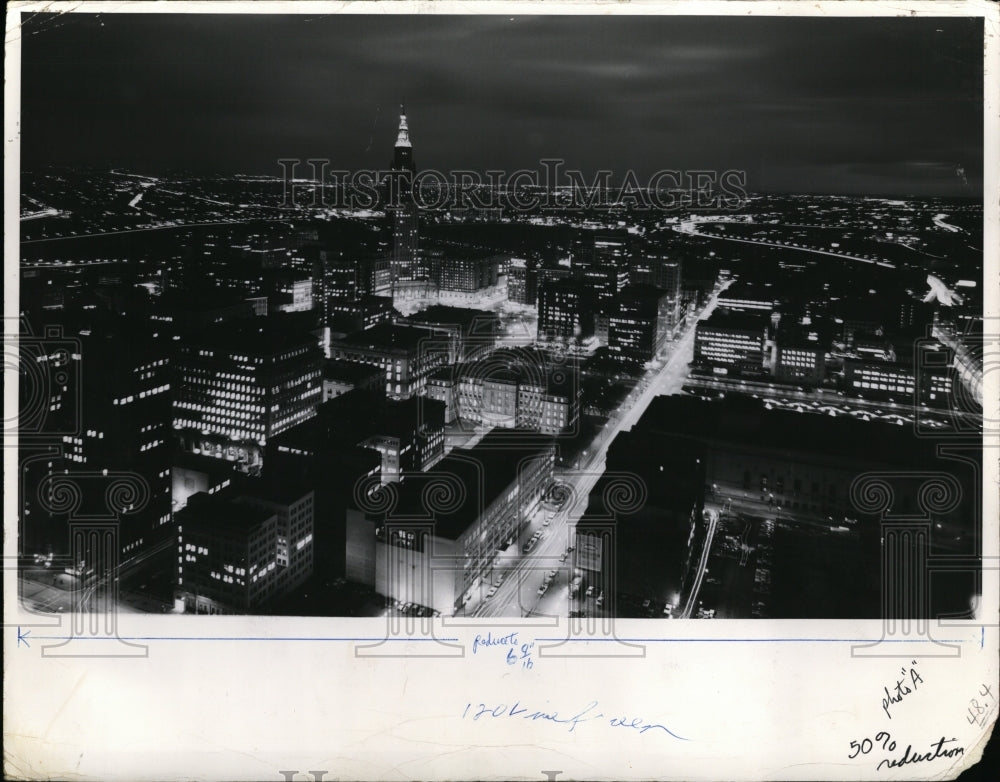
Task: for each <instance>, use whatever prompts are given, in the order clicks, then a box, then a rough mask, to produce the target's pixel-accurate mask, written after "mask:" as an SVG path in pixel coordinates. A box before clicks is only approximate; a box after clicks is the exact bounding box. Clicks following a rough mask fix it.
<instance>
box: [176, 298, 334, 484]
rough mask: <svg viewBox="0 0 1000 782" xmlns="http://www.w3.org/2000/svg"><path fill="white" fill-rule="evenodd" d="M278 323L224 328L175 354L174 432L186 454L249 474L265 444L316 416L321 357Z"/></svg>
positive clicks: (306, 339) (303, 337) (311, 342)
mask: <svg viewBox="0 0 1000 782" xmlns="http://www.w3.org/2000/svg"><path fill="white" fill-rule="evenodd" d="M281 317H288V316H280V317H279V318H266V319H264V318H254V319H253V320H252V321H250V322H249V323H248V324H231V325H229V324H227V325H224V326H221V327H218V328H215V329H211V330H208V331H205V332H204V333H203V334H201V335H199V337H197V338H196V337H192V338H191V339H190V340H188V342H187V343H186V344H183V345H181V346H180V347H179V351H178V352H179V356H178V362H177V371H176V377H177V383H178V387H177V393H176V396H175V400H174V429H177V430H180V432H181V435H182V438H183V439H184V442H185V445H186V447H187V449H188V450H191V451H192V452H194V453H202V454H206V455H208V456H213V457H215V458H221V459H228V460H230V461H236V462H238V463H239V464H240V465H241V467H242V468H243V469H246V470H250V471H253V470H255V469H259V467H260V460H261V456H262V450H261V449H262V448H263V446H264V445H265V444H266V443H267V440H268V438H270V437H273V436H274V435H276V434H278V433H280V432H283V431H285V430H286V429H289V428H290V427H292V426H295V425H296V424H299V423H301V422H302V421H305V420H307V419H309V418H311V417H312V416H313V415H315V410H316V405H317V404H318V403H319V401H320V398H321V395H322V364H321V361H322V353H321V351H320V349H319V346H318V344H317V341H316V338H315V337H314V336H313V335H312V334H310V333H309V332H307V331H302V330H300V329H297V328H293V327H289V326H287V325H286V324H284V323H283V322H282V321H281V319H280V318H281Z"/></svg>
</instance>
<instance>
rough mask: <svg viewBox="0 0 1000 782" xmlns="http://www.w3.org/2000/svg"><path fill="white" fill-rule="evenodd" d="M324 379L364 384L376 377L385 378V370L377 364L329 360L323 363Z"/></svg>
mask: <svg viewBox="0 0 1000 782" xmlns="http://www.w3.org/2000/svg"><path fill="white" fill-rule="evenodd" d="M323 377H324V378H325V379H326V380H339V381H341V382H345V383H363V382H365V381H368V380H371V379H372V378H374V377H380V378H381V377H385V370H383V369H382V367H379V366H376V365H375V364H359V363H358V362H356V361H341V360H340V359H334V358H331V359H327V360H326V361H324V362H323Z"/></svg>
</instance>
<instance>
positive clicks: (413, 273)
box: [388, 106, 427, 292]
mask: <svg viewBox="0 0 1000 782" xmlns="http://www.w3.org/2000/svg"><path fill="white" fill-rule="evenodd" d="M399 108H400V115H399V134H398V136H397V137H396V147H395V150H394V152H393V157H392V171H393V172H394V174H393V176H392V177H391V182H390V184H389V197H388V209H389V212H390V213H391V215H392V217H391V219H392V253H391V270H392V285H393V291H394V292H395V288H396V285H397V283H399V282H409V281H413V280H421V279H426V277H427V275H426V274H421V270H420V268H419V263H418V232H417V227H418V220H417V210H416V205H415V204H414V202H413V197H412V193H413V190H412V188H413V173H414V166H413V145H412V144H411V143H410V129H409V126H408V125H407V122H406V110H405V109H404V108H403V107H402V106H400V107H399Z"/></svg>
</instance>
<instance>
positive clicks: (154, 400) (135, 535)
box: [21, 313, 171, 567]
mask: <svg viewBox="0 0 1000 782" xmlns="http://www.w3.org/2000/svg"><path fill="white" fill-rule="evenodd" d="M50 317H51V316H50ZM59 320H60V321H61V323H60V326H61V328H62V333H63V334H64V336H65V342H64V343H63V344H59V342H57V341H55V340H52V344H53V345H55V346H56V351H54V353H55V354H54V355H45V354H44V353H41V354H39V355H38V356H37V360H38V366H39V369H38V370H36V372H50V373H51V374H50V377H51V381H50V383H49V386H48V390H49V394H48V396H47V399H46V400H45V401H47V402H48V403H49V406H48V413H49V414H50V415H51V421H52V423H53V424H58V423H59V422H60V421H63V422H64V423H65V425H64V426H61V427H60V429H59V430H57V431H61V432H62V436H61V438H60V443H59V445H60V447H59V449H58V450H56V449H47V452H39V453H38V454H37V455H36V456H30V455H29V454H30V453H31V450H32V449H31V448H30V447H29V448H26V449H25V450H24V452H23V453H24V456H23V457H22V458H23V463H24V470H25V477H24V480H25V483H24V484H23V485H25V486H29V485H36V486H37V487H38V488H37V490H36V491H30V492H26V493H25V496H23V497H22V503H23V514H24V528H23V534H22V542H21V545H22V550H23V551H25V552H29V551H30V552H44V551H46V550H47V551H50V552H54V553H57V554H59V553H66V552H68V551H69V549H70V540H69V535H68V532H69V529H70V527H69V525H71V524H72V523H73V522H74V519H81V518H84V517H91V518H108V517H111V516H113V517H115V518H116V520H117V523H118V527H117V542H118V547H117V552H116V554H115V558H114V559H113V560H106V559H104V558H105V557H107V556H108V553H109V552H106V551H101V552H97V551H92V550H91V549H90V548H89V546H90V545H91V544H90V543H86V544H85V545H84V548H83V549H79V548H77V550H75V551H74V552H73V553H74V555H75V556H76V558H77V562H76V563H75V564H77V565H79V564H80V563H79V560H81V559H82V560H85V561H86V564H87V565H89V564H90V563H91V561H92V560H97V559H102V560H104V561H105V564H106V565H107V566H108V567H113V566H114V565H115V562H116V561H121V562H124V561H126V560H128V559H130V558H132V557H134V556H136V555H138V554H140V553H143V552H145V551H148V550H149V549H150V548H152V546H153V545H154V544H156V543H160V542H162V540H163V538H164V537H165V536H168V535H169V525H168V522H169V521H170V518H171V517H170V510H171V486H170V447H169V442H170V396H171V383H170V378H169V370H170V354H171V345H170V343H171V340H170V337H169V334H167V333H165V332H163V331H162V330H159V327H158V324H150V323H149V321H148V320H139V319H136V318H123V317H118V316H103V315H97V314H93V313H62V317H60V318H59ZM41 346H42V345H39V347H41ZM60 352H61V353H63V355H61V356H59V355H58V353H60ZM29 355H30V353H27V352H26V353H25V356H26V357H27V356H29ZM43 359H44V360H43ZM22 409H24V408H22ZM63 413H65V417H64V418H62V419H61V418H60V415H61V414H63ZM29 481H30V482H29ZM63 482H65V483H66V484H68V485H70V486H73V487H75V488H74V489H73V490H72V491H71V492H70V493H69V494H66V493H64V491H65V490H64V488H62V487H61V486H60V484H61V483H63ZM116 486H117V487H118V488H116ZM114 497H119V499H120V501H118V500H115V499H113V498H114ZM67 498H68V499H69V500H70V501H69V502H67V501H66V500H67Z"/></svg>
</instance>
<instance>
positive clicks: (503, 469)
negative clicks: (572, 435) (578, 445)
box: [396, 429, 553, 540]
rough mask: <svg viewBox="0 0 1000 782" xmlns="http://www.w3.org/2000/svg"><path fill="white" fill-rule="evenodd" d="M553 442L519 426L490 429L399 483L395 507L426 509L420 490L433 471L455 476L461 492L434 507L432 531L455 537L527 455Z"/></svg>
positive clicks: (503, 487) (448, 478) (501, 489)
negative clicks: (441, 506) (440, 507)
mask: <svg viewBox="0 0 1000 782" xmlns="http://www.w3.org/2000/svg"><path fill="white" fill-rule="evenodd" d="M551 448H553V441H552V439H551V438H549V437H544V436H541V435H539V434H537V433H536V432H531V431H528V430H524V429H494V430H493V431H491V432H490V433H488V434H487V435H486V436H485V437H483V439H482V440H480V441H479V443H477V444H476V446H475V447H473V448H456V449H455V450H453V451H452V452H451V453H450V454H449V455H448V456H446V457H445V458H444V459H443V460H441V461H440V462H438V464H437V465H436V466H435V467H434V468H433V469H432V470H429V471H428V472H426V473H418V474H417V475H415V476H413V478H412V479H411V480H409V481H407V480H404V481H403V483H402V485H401V486H400V487H399V504H398V505H397V509H396V512H397V513H400V514H404V515H405V514H413V515H416V516H421V515H425V514H426V513H427V509H426V504H425V491H426V487H427V486H428V484H429V483H432V482H433V480H434V478H435V477H437V478H439V479H440V480H442V481H447V482H448V483H449V484H450V483H451V482H452V481H457V482H458V483H459V484H461V486H463V487H464V492H461V493H456V496H457V497H458V500H457V501H456V502H454V503H452V504H451V505H450V506H448V508H447V509H446V510H443V511H440V510H439V511H437V512H435V513H434V519H435V521H436V529H435V534H437V535H438V536H440V537H443V538H447V539H449V540H455V539H457V538H458V536H459V535H461V534H462V533H463V532H465V530H466V529H468V527H469V525H470V524H472V523H473V522H474V521H475V520H476V518H478V516H479V514H480V513H482V512H483V511H484V510H485V509H486V508H487V507H489V506H490V505H491V504H492V503H493V502H494V501H495V500H497V499H498V498H499V497H500V496H501V494H502V493H503V492H504V491H506V490H507V489H508V488H509V487H510V486H511V485H512V484H514V482H515V481H516V479H517V476H518V474H519V470H520V469H521V468H522V466H523V464H524V463H525V462H526V461H527V460H529V459H534V458H537V457H539V456H540V455H542V454H544V453H545V452H546V451H547V450H549V449H551Z"/></svg>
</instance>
